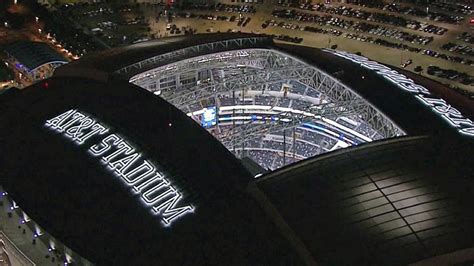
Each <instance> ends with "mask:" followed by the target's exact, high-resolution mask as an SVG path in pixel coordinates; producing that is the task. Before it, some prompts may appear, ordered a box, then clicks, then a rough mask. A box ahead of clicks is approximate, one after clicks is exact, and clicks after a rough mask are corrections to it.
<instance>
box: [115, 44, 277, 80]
mask: <svg viewBox="0 0 474 266" xmlns="http://www.w3.org/2000/svg"><path fill="white" fill-rule="evenodd" d="M267 41H268V37H248V38H238V39H230V40H222V41H215V42H210V43H204V44H198V45H194V46H189V47H186V48H183V49H178V50H174V51H172V52H169V53H164V54H159V55H156V56H152V57H150V58H147V59H145V60H142V61H139V62H136V63H134V64H131V65H128V66H126V67H123V68H121V69H119V70H117V71H116V72H117V73H119V74H128V73H129V72H131V71H132V70H135V71H136V70H140V69H143V68H146V67H150V66H159V65H160V64H161V63H163V62H170V61H172V60H174V61H177V60H176V59H184V58H189V57H193V56H196V54H205V53H213V52H216V51H225V50H231V49H238V48H245V47H252V46H253V47H255V46H256V45H257V44H259V43H265V42H267Z"/></svg>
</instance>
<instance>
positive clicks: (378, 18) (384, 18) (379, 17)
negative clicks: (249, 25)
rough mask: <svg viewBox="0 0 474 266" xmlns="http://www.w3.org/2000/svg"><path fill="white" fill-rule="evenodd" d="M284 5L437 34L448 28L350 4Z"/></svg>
mask: <svg viewBox="0 0 474 266" xmlns="http://www.w3.org/2000/svg"><path fill="white" fill-rule="evenodd" d="M282 5H283V6H289V7H294V8H299V9H303V10H313V11H318V12H323V13H328V14H334V15H339V16H344V17H349V18H357V19H360V20H367V21H373V22H378V23H384V24H389V25H393V26H397V27H404V28H409V29H413V30H418V31H423V32H429V33H433V34H437V35H442V34H444V33H445V32H446V31H447V29H446V28H443V27H439V26H435V25H431V24H427V23H422V22H419V21H416V20H413V19H407V18H404V17H401V16H396V15H392V14H386V13H382V12H370V11H365V10H360V9H355V8H352V7H348V6H330V5H324V4H314V5H313V4H309V3H308V4H301V5H298V4H282Z"/></svg>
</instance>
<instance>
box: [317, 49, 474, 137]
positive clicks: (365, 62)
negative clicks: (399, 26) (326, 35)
mask: <svg viewBox="0 0 474 266" xmlns="http://www.w3.org/2000/svg"><path fill="white" fill-rule="evenodd" d="M325 51H326V52H329V53H332V54H335V55H337V56H340V57H343V58H345V59H348V60H350V61H352V62H354V63H357V64H359V65H361V66H363V67H365V68H368V69H370V70H374V71H375V72H376V73H377V74H380V75H382V76H383V77H384V78H385V79H387V80H389V81H391V82H393V83H394V84H395V85H397V86H398V87H400V88H402V89H403V90H405V91H408V92H410V93H412V94H413V95H414V96H415V97H416V99H418V100H419V101H420V102H422V103H423V104H424V105H426V106H429V107H431V110H433V111H434V112H436V113H437V114H438V115H440V116H441V117H442V118H443V119H444V120H446V121H447V122H448V123H449V124H450V125H451V126H453V127H455V128H456V129H457V130H458V132H460V133H461V134H465V135H469V136H474V122H472V121H471V120H470V119H468V118H466V117H464V116H463V115H462V114H461V112H459V110H457V109H456V108H454V107H452V106H451V105H449V104H448V103H447V102H446V101H445V100H443V99H440V98H437V97H436V96H434V95H432V94H431V93H430V92H429V90H427V89H426V88H425V87H423V86H421V85H418V84H415V82H414V81H413V80H412V79H410V78H408V77H406V76H405V75H403V74H400V73H398V72H397V71H395V70H393V69H390V68H388V67H386V66H384V65H382V64H380V63H377V62H374V61H370V60H369V59H367V58H365V57H362V56H358V55H355V54H351V53H347V52H342V51H334V50H327V49H325Z"/></svg>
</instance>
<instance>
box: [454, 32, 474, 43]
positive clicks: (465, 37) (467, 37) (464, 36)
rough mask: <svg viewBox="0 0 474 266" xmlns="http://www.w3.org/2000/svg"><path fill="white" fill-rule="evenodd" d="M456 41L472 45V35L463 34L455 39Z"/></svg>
mask: <svg viewBox="0 0 474 266" xmlns="http://www.w3.org/2000/svg"><path fill="white" fill-rule="evenodd" d="M456 39H458V40H461V41H465V42H467V43H470V44H474V35H472V34H471V33H469V32H463V33H461V34H459V35H458V36H457V37H456Z"/></svg>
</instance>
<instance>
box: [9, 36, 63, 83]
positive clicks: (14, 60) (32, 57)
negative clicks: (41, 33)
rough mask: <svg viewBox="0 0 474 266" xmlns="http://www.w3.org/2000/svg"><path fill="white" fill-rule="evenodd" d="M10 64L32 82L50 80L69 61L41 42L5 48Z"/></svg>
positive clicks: (22, 42)
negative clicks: (56, 70) (55, 71)
mask: <svg viewBox="0 0 474 266" xmlns="http://www.w3.org/2000/svg"><path fill="white" fill-rule="evenodd" d="M4 52H5V53H6V54H7V61H8V63H10V64H12V65H13V66H14V67H15V69H16V70H17V71H18V72H19V73H20V74H19V75H20V79H21V78H23V76H24V77H25V78H27V79H29V80H31V81H32V82H34V81H37V80H41V79H45V78H48V77H50V76H52V75H53V72H54V70H55V69H56V68H57V67H58V66H60V65H63V64H66V63H68V60H67V59H66V58H65V57H64V56H62V55H61V54H59V53H58V52H57V51H55V50H54V49H53V48H51V47H50V46H49V45H48V44H46V43H41V42H27V41H21V42H15V43H12V44H9V45H7V46H6V47H5V49H4Z"/></svg>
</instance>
